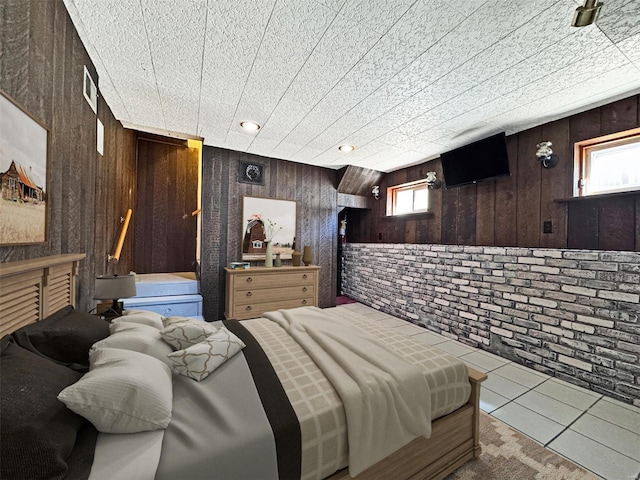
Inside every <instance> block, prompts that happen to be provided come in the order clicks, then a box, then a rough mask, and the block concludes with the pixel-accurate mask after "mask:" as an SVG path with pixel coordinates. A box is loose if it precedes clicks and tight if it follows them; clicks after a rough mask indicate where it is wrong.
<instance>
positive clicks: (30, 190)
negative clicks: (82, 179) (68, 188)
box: [0, 90, 49, 245]
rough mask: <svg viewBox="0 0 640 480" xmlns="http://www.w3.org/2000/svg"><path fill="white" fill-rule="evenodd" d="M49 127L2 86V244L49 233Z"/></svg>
mask: <svg viewBox="0 0 640 480" xmlns="http://www.w3.org/2000/svg"><path fill="white" fill-rule="evenodd" d="M48 162H49V129H48V128H47V127H46V126H45V125H44V124H43V123H42V122H41V121H40V120H38V119H37V118H36V117H35V116H33V115H32V114H30V113H29V112H28V111H27V110H26V109H25V108H24V107H22V106H21V105H20V104H19V103H18V102H16V101H15V100H14V99H13V98H11V97H10V96H9V95H7V94H6V93H5V92H3V91H2V90H0V245H36V244H42V243H46V242H47V237H48V210H49V208H48V203H49V202H48V198H47V194H48V186H49V176H48Z"/></svg>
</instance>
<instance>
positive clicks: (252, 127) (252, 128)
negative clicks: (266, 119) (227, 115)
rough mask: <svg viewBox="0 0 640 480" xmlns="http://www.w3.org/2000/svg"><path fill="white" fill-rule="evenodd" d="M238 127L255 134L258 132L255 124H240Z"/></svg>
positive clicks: (258, 127) (258, 128)
mask: <svg viewBox="0 0 640 480" xmlns="http://www.w3.org/2000/svg"><path fill="white" fill-rule="evenodd" d="M240 126H241V127H242V128H244V129H245V130H249V131H250V132H257V131H258V130H260V125H259V124H257V123H256V122H240Z"/></svg>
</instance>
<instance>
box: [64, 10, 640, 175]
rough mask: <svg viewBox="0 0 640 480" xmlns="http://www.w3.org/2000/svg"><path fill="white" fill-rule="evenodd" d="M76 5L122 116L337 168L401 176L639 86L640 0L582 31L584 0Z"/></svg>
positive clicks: (155, 128) (151, 127)
mask: <svg viewBox="0 0 640 480" xmlns="http://www.w3.org/2000/svg"><path fill="white" fill-rule="evenodd" d="M64 2H65V4H66V6H67V9H68V10H69V13H70V15H71V18H72V20H73V22H74V24H75V26H76V28H77V30H78V32H79V34H80V37H81V38H82V40H83V42H84V44H85V46H86V48H87V51H88V53H89V55H90V56H91V58H92V60H93V62H94V64H95V66H96V68H97V71H98V75H99V88H100V91H101V94H102V95H103V96H104V98H105V100H106V101H107V103H108V104H109V106H110V107H111V110H112V111H113V113H114V115H115V116H116V118H117V119H118V120H120V121H122V123H123V124H124V125H125V126H128V127H131V128H137V129H139V130H145V131H151V132H154V133H160V134H165V135H175V136H200V137H203V138H204V143H205V145H213V146H218V147H224V148H228V149H233V150H239V151H244V152H250V153H255V154H258V155H264V156H268V157H275V158H281V159H286V160H293V161H296V162H303V163H308V164H312V165H321V166H326V167H330V168H340V167H342V166H344V165H356V166H360V167H365V168H370V169H374V170H379V171H383V172H385V171H392V170H395V169H398V168H401V167H404V166H407V165H410V164H415V163H418V162H420V161H425V160H428V159H431V158H435V157H437V156H438V154H440V153H442V152H445V151H447V150H450V149H452V148H455V147H457V146H460V145H464V144H466V143H470V142H472V141H474V140H478V139H480V138H483V137H486V136H488V135H490V134H493V133H496V132H499V131H503V130H505V131H506V132H507V134H509V133H514V132H517V131H520V130H523V129H525V128H529V127H532V126H534V125H539V124H542V123H545V122H548V121H550V120H553V119H556V118H560V117H563V116H566V115H567V114H569V113H572V112H576V111H580V110H586V109H587V108H589V107H592V106H596V105H600V104H603V103H607V102H608V101H611V100H613V99H617V98H621V97H624V96H627V95H630V94H634V93H637V92H639V91H640V0H605V1H604V4H605V5H604V7H603V8H602V11H601V14H600V19H599V20H598V23H597V24H596V25H591V26H588V27H583V28H574V27H571V26H570V23H571V19H572V18H573V12H574V10H575V8H576V7H577V6H579V5H580V4H581V3H582V2H578V1H576V0H464V1H463V0H440V1H434V0H346V1H345V0H208V1H207V0H64ZM243 120H251V121H255V122H258V123H260V124H261V125H262V129H261V130H259V132H258V133H257V134H251V133H246V132H245V131H244V130H243V129H241V128H240V126H239V124H240V122H241V121H243ZM343 143H346V144H353V145H355V146H356V150H355V151H353V152H351V153H349V154H344V153H341V152H339V151H338V150H337V147H338V145H340V144H343Z"/></svg>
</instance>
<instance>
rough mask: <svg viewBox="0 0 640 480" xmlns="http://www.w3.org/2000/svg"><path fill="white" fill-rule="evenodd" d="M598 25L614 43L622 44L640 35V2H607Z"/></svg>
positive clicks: (610, 0) (623, 0)
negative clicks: (621, 42)
mask: <svg viewBox="0 0 640 480" xmlns="http://www.w3.org/2000/svg"><path fill="white" fill-rule="evenodd" d="M603 4H604V6H603V7H602V9H601V11H600V16H599V17H598V21H597V22H596V25H597V26H598V28H600V29H601V30H602V31H603V32H604V34H605V35H606V36H607V37H609V38H610V39H611V41H613V42H616V43H617V42H620V41H622V40H625V39H627V38H629V37H631V36H633V35H636V34H637V33H640V2H638V0H607V1H606V2H603Z"/></svg>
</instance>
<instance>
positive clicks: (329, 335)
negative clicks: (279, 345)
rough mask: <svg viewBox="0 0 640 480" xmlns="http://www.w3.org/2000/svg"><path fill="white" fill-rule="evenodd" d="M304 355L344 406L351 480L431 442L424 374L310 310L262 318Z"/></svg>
mask: <svg viewBox="0 0 640 480" xmlns="http://www.w3.org/2000/svg"><path fill="white" fill-rule="evenodd" d="M264 316H265V317H266V318H268V319H270V320H272V321H274V322H277V323H278V324H279V325H280V326H281V327H282V328H284V329H285V330H286V331H287V332H288V333H289V335H291V336H292V337H293V338H295V340H296V341H297V342H298V343H299V344H300V345H301V346H302V347H303V348H304V349H305V351H306V352H307V353H308V354H309V356H310V357H311V358H313V360H314V362H315V363H317V364H318V365H319V366H320V368H321V369H322V371H323V373H324V374H325V375H326V376H327V377H328V378H329V380H330V381H331V383H332V384H333V386H334V388H335V389H336V391H337V392H338V394H339V395H340V397H341V399H342V402H343V404H344V408H345V412H346V418H347V426H348V439H349V473H350V474H351V475H352V476H355V475H357V474H359V473H361V472H362V471H363V470H365V469H366V468H368V467H369V466H371V465H373V464H374V463H376V462H378V461H379V460H382V459H383V458H384V457H386V456H388V455H390V454H391V453H393V452H394V451H396V450H397V449H399V448H401V447H403V446H404V445H406V444H407V443H409V442H410V441H411V440H413V439H414V438H417V437H420V436H424V437H426V438H429V437H430V436H431V400H430V393H429V385H428V383H427V380H426V379H425V376H424V374H423V373H422V372H421V371H420V370H419V369H418V368H416V367H415V366H414V365H412V364H411V363H409V362H407V361H406V360H405V359H404V358H403V357H401V356H400V355H398V354H396V353H395V352H394V351H393V350H390V349H389V348H388V347H386V346H385V345H384V344H383V343H382V342H380V341H379V340H378V339H377V338H375V337H374V336H372V335H370V334H368V333H367V332H366V331H365V330H363V329H361V328H358V327H355V326H353V325H351V324H350V323H349V321H348V320H343V319H340V318H336V317H332V316H328V315H327V314H326V313H324V312H323V311H322V310H320V309H318V308H315V307H305V308H298V309H292V310H280V311H278V312H270V313H267V314H265V315H264Z"/></svg>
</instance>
